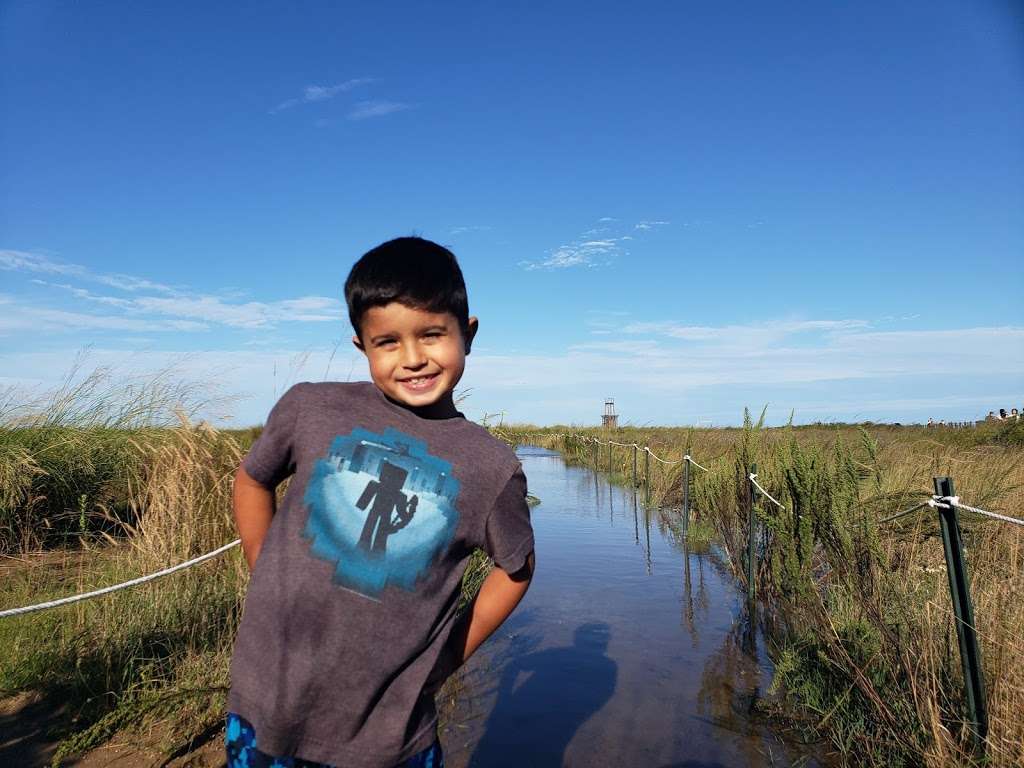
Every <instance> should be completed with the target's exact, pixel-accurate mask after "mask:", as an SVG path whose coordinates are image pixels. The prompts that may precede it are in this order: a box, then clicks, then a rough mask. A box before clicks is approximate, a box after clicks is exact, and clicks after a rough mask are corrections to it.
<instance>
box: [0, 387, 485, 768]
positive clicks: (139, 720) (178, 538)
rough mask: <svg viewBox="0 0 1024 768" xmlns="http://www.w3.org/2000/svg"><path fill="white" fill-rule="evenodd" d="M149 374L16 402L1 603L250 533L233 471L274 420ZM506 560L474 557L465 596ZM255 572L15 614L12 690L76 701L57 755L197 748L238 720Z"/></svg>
mask: <svg viewBox="0 0 1024 768" xmlns="http://www.w3.org/2000/svg"><path fill="white" fill-rule="evenodd" d="M76 381H77V383H74V382H76ZM146 383H147V382H146V381H141V382H140V380H129V379H123V378H119V377H117V376H115V375H114V374H113V372H111V371H109V370H104V369H100V370H97V371H94V372H92V373H91V374H89V375H87V376H85V377H79V378H75V379H73V378H72V377H69V380H68V382H65V384H64V385H63V386H62V387H61V388H59V389H58V390H57V391H55V392H53V393H49V394H47V395H45V396H41V397H40V398H38V399H36V400H34V401H32V402H30V403H28V404H21V405H18V406H16V407H15V406H13V405H12V404H11V401H10V400H9V399H8V400H7V401H4V400H3V398H2V397H0V547H2V548H3V549H2V553H5V554H6V556H4V557H3V558H0V607H5V608H6V607H14V606H18V605H27V604H33V603H37V602H41V601H43V600H47V599H52V598H56V597H63V596H65V595H71V594H77V593H80V592H84V591H89V590H92V589H96V588H100V587H103V586H107V585H110V584H116V583H120V582H122V581H126V580H128V579H131V578H135V577H137V576H140V575H143V574H146V573H151V572H154V571H157V570H160V569H162V568H165V567H167V566H170V565H174V564H177V563H179V562H182V561H184V560H187V559H190V558H192V557H194V556H196V555H199V554H203V553H205V552H208V551H210V550H213V549H215V548H217V547H219V546H221V545H222V544H225V543H227V542H229V541H231V540H232V539H234V538H236V536H237V533H236V531H235V527H234V523H233V520H232V516H231V490H232V482H233V475H234V472H235V470H236V469H237V467H238V465H239V462H240V460H241V458H242V456H243V455H244V454H245V452H246V451H247V450H248V448H249V446H250V445H251V443H252V441H253V440H254V439H255V438H256V437H257V436H258V434H259V429H258V428H257V429H245V430H235V431H222V430H217V429H213V428H212V427H210V426H208V425H206V424H203V423H200V424H194V423H193V422H192V420H191V419H190V414H194V413H195V412H196V411H197V409H198V408H199V407H200V405H202V404H204V403H207V402H208V401H207V400H204V399H203V397H202V391H201V390H200V389H198V388H192V387H185V386H181V385H178V384H176V383H175V382H174V381H173V380H172V379H170V378H165V377H163V376H162V375H158V376H156V377H155V378H153V379H151V380H150V381H149V382H148V384H149V389H146V387H145V385H146ZM278 490H279V492H280V493H283V491H284V487H283V486H282V487H281V488H279V489H278ZM491 567H492V564H491V562H490V561H489V560H488V559H487V558H486V557H485V556H483V554H482V553H479V552H478V553H476V554H475V555H474V557H473V558H472V560H471V563H470V566H469V568H468V569H467V573H466V577H465V579H464V582H463V595H462V599H461V604H462V605H463V606H465V605H466V604H468V602H469V600H470V599H471V598H472V596H473V595H475V593H476V591H477V590H478V589H479V585H480V583H482V581H483V579H484V578H485V577H486V575H487V573H488V572H489V570H490V568H491ZM247 581H248V572H247V569H246V566H245V563H244V560H243V558H242V555H241V552H240V550H239V549H235V550H231V551H229V552H227V553H226V554H224V555H222V556H220V557H218V558H215V559H213V560H211V561H207V562H204V563H202V564H200V565H198V566H196V567H194V568H191V569H188V570H185V571H182V572H178V573H176V574H173V575H171V576H168V577H166V578H164V579H160V580H157V581H154V582H149V583H146V584H144V585H141V586H137V587H133V588H130V589H128V590H124V591H120V592H117V593H114V594H112V595H108V596H105V597H101V598H97V599H93V600H88V601H84V602H80V603H76V604H73V605H70V606H65V607H61V608H57V609H53V610H49V611H44V612H39V613H33V614H27V615H23V616H19V617H12V618H7V619H3V620H0V647H2V648H3V649H4V652H3V653H2V654H0V696H2V697H7V696H14V695H16V694H19V693H22V692H26V691H30V692H33V693H35V694H37V695H40V696H42V697H44V698H45V699H47V700H49V701H52V702H59V703H60V704H61V705H62V707H63V714H62V716H61V717H60V718H59V720H58V724H57V725H56V727H55V730H54V732H53V733H52V734H51V736H53V737H54V738H55V739H57V740H58V741H59V744H58V747H57V750H56V753H55V755H54V758H53V762H54V764H58V763H60V762H62V761H64V760H66V759H68V758H70V757H73V756H75V755H78V754H80V753H83V752H85V751H88V750H89V749H91V748H93V747H96V746H98V745H100V744H102V743H104V742H105V741H107V740H108V739H109V738H110V737H111V736H113V735H114V734H121V733H124V732H130V733H133V734H135V736H136V737H139V738H141V740H142V741H143V742H146V741H147V739H149V740H151V739H152V738H156V739H157V742H155V743H152V742H150V743H148V744H147V746H149V747H151V748H154V749H156V750H158V751H159V752H162V753H163V754H165V755H170V754H174V753H176V752H178V753H180V752H182V751H187V749H188V748H189V745H191V744H193V743H194V742H196V741H197V740H201V739H202V738H203V737H204V736H208V735H209V734H210V733H211V732H212V731H216V729H217V726H218V725H219V723H221V722H222V721H223V717H224V700H225V695H226V692H227V688H228V683H229V674H228V671H229V662H230V654H231V649H232V646H233V643H234V636H235V632H236V629H237V625H238V621H239V618H240V613H241V607H242V600H243V596H244V594H245V589H246V584H247ZM146 734H157V736H155V737H153V736H147V735H146ZM136 741H138V738H137V739H136Z"/></svg>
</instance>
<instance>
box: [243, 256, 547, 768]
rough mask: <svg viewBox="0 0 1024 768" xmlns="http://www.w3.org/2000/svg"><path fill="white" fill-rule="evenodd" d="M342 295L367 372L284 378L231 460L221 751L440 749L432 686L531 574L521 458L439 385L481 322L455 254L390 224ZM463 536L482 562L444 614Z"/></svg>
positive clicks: (372, 767)
mask: <svg viewBox="0 0 1024 768" xmlns="http://www.w3.org/2000/svg"><path fill="white" fill-rule="evenodd" d="M345 299H346V301H347V303H348V314H349V319H350V321H351V323H352V327H353V329H354V330H355V335H354V336H353V337H352V341H353V343H354V344H355V346H356V347H357V348H358V349H359V350H360V351H361V352H362V353H363V354H365V355H366V358H367V361H368V362H369V367H370V378H371V379H372V381H371V382H355V383H340V382H321V383H316V384H310V383H304V384H296V385H295V386H294V387H292V388H291V389H289V390H288V391H287V392H285V394H284V395H283V396H282V397H281V399H280V400H279V401H278V402H277V404H276V405H275V406H274V408H273V410H272V411H271V412H270V416H269V417H268V419H267V424H266V428H265V429H264V430H263V433H262V434H261V435H260V437H259V438H258V439H257V440H256V442H255V443H254V444H253V446H252V450H250V451H249V453H248V455H247V456H246V457H245V459H244V460H243V462H242V466H241V467H240V468H239V469H238V472H237V473H236V475H235V486H234V514H235V522H236V524H237V525H238V532H239V534H240V536H241V539H242V548H243V550H244V552H245V558H246V561H247V563H248V565H249V568H250V570H251V571H252V580H251V581H250V585H249V592H248V594H247V595H246V598H245V611H244V613H243V615H242V623H241V626H240V627H239V630H238V636H237V639H236V642H235V649H234V654H233V656H232V659H231V689H230V693H229V694H228V716H227V730H226V738H225V741H226V747H227V757H228V761H227V765H228V766H229V768H241V767H242V766H246V767H247V768H255V767H256V766H271V765H275V766H276V765H282V766H295V765H302V766H304V768H316V767H317V766H324V765H332V766H339V767H340V766H361V767H362V768H394V767H395V766H402V768H443V765H444V756H443V755H442V753H441V746H440V742H439V741H438V740H437V710H436V706H435V703H434V695H435V693H436V692H437V690H438V689H439V688H440V687H441V685H442V684H443V683H444V681H445V679H446V678H447V677H448V676H449V675H450V674H451V673H452V672H453V671H454V670H455V669H456V668H457V667H458V666H459V665H460V664H462V663H463V662H464V661H465V660H466V659H468V658H469V657H470V655H472V653H473V652H474V651H475V650H476V649H477V648H478V647H479V646H480V644H481V643H482V642H483V641H484V640H486V639H487V637H488V636H490V635H491V633H493V632H494V631H495V630H496V629H497V628H498V627H499V626H500V625H501V624H502V622H504V621H505V619H506V618H507V617H508V616H509V614H510V613H511V612H512V610H513V609H514V608H515V607H516V605H517V604H518V603H519V601H520V599H522V597H523V595H524V594H525V593H526V590H527V588H528V587H529V584H530V580H531V578H532V576H533V566H534V555H533V543H534V539H533V528H532V527H531V524H530V512H529V507H528V506H527V504H526V477H525V476H524V474H523V469H522V466H521V465H520V463H519V460H518V459H517V458H516V455H515V453H513V451H512V450H511V449H510V448H509V447H508V446H506V445H505V444H504V443H502V442H501V441H499V440H497V439H496V438H494V437H492V436H491V435H490V433H489V432H488V431H487V430H486V429H484V428H482V427H480V426H478V425H476V424H473V423H472V422H469V421H467V420H466V419H465V417H464V416H463V415H462V414H461V413H459V412H458V411H457V410H456V408H455V403H454V400H453V397H452V392H453V391H454V389H455V385H456V384H458V382H459V379H461V378H462V373H463V370H464V368H465V360H466V355H468V354H469V350H470V345H471V344H472V342H473V337H474V336H475V335H476V330H477V319H476V318H475V317H470V316H469V308H468V302H467V299H466V286H465V283H464V282H463V277H462V271H461V270H460V269H459V265H458V262H457V261H456V260H455V256H454V255H453V254H452V253H451V252H450V251H448V250H447V249H446V248H443V247H441V246H440V245H437V244H436V243H432V242H430V241H429V240H424V239H421V238H418V237H402V238H398V239H397V240H391V241H389V242H386V243H383V244H382V245H379V246H377V247H376V248H374V249H373V250H371V251H369V252H368V253H366V254H364V255H363V256H362V258H360V259H359V261H357V262H356V264H355V265H354V266H353V267H352V270H351V272H350V273H349V275H348V279H347V280H346V282H345ZM289 476H291V478H292V479H291V484H290V486H289V488H288V492H287V494H286V495H285V497H284V501H283V503H282V505H281V508H280V510H277V511H275V495H274V493H275V489H276V488H277V486H278V485H279V484H280V483H281V482H282V481H283V480H284V479H285V478H286V477H289ZM475 548H480V549H482V550H484V551H485V552H487V553H488V554H489V555H490V556H491V557H492V558H493V560H494V563H495V567H494V569H493V570H492V571H491V573H490V574H489V575H488V576H487V578H486V580H485V581H484V583H483V585H482V586H481V587H480V590H479V593H478V595H477V597H476V599H475V600H474V601H473V602H472V604H471V605H470V606H469V608H468V609H467V610H466V611H465V612H464V613H463V614H461V618H458V619H457V618H456V612H455V606H456V604H457V602H458V597H459V590H460V585H461V581H462V575H463V573H464V571H465V569H466V564H467V563H468V562H469V558H470V555H471V554H472V552H473V550H474V549H475Z"/></svg>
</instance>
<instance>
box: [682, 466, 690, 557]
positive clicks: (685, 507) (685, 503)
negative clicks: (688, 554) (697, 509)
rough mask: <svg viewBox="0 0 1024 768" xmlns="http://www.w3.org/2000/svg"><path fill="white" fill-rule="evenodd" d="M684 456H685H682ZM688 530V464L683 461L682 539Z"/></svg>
mask: <svg viewBox="0 0 1024 768" xmlns="http://www.w3.org/2000/svg"><path fill="white" fill-rule="evenodd" d="M683 455H684V456H685V455H686V454H683ZM689 528H690V462H689V461H688V460H686V459H683V538H684V539H685V538H686V534H687V531H688V530H689Z"/></svg>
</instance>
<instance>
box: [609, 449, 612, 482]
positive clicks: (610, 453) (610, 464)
mask: <svg viewBox="0 0 1024 768" xmlns="http://www.w3.org/2000/svg"><path fill="white" fill-rule="evenodd" d="M611 474H612V441H611V440H609V441H608V475H609V476H610V475H611Z"/></svg>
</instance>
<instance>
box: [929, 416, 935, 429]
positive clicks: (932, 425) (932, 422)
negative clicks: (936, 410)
mask: <svg viewBox="0 0 1024 768" xmlns="http://www.w3.org/2000/svg"><path fill="white" fill-rule="evenodd" d="M928 426H929V427H934V426H935V420H934V419H932V417H931V416H929V417H928Z"/></svg>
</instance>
